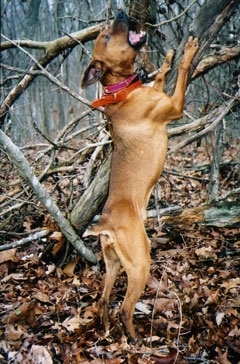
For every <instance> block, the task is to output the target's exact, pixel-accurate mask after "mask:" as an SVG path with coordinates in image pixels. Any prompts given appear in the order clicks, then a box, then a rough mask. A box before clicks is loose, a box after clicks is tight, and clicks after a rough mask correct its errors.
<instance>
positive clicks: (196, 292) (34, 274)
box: [0, 0, 240, 364]
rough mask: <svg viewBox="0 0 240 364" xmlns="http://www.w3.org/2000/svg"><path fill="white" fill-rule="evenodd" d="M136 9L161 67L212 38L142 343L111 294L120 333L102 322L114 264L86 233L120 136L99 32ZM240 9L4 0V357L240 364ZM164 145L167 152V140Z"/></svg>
mask: <svg viewBox="0 0 240 364" xmlns="http://www.w3.org/2000/svg"><path fill="white" fill-rule="evenodd" d="M119 6H121V7H123V8H124V9H125V10H126V11H127V12H129V13H130V15H131V16H132V19H133V20H134V21H135V23H136V27H139V28H141V29H143V28H145V29H146V30H147V32H148V35H149V38H148V45H147V47H146V48H145V50H144V51H143V52H141V53H140V55H139V57H138V60H137V63H136V67H137V68H139V69H140V68H142V67H144V68H145V70H146V71H147V72H153V71H154V70H156V69H157V68H158V67H160V66H161V62H162V60H163V58H164V55H165V54H166V52H167V50H169V49H170V48H173V49H174V50H175V58H174V63H173V67H172V71H171V72H170V74H169V76H168V80H167V84H166V92H167V93H171V92H172V90H173V87H174V82H175V80H176V74H177V66H178V64H179V60H180V58H181V55H182V52H183V47H184V43H185V41H186V39H187V38H188V36H189V35H190V34H192V35H194V36H198V37H199V41H200V50H199V53H198V54H197V56H196V58H195V60H194V64H193V68H192V70H191V79H189V87H188V91H187V95H186V102H185V111H184V118H183V119H181V120H179V121H176V122H174V123H172V124H171V125H170V126H169V138H170V139H169V152H168V158H167V161H166V165H165V170H164V173H163V175H162V177H161V178H160V179H159V183H158V184H157V186H156V188H155V190H154V193H153V195H152V197H151V200H150V204H149V218H148V220H147V222H146V228H147V231H148V235H149V237H150V238H151V241H152V266H151V277H150V279H149V282H148V285H147V287H146V291H145V292H144V293H143V296H142V299H141V302H139V305H138V308H137V310H136V315H135V316H136V317H135V326H136V328H137V332H138V336H139V338H140V340H139V341H138V343H135V344H130V343H128V342H127V341H126V338H125V337H124V335H122V332H121V326H120V324H119V322H118V316H117V310H118V307H119V304H120V303H121V301H122V297H123V296H124V292H125V287H126V277H125V275H124V273H122V274H121V275H120V276H119V278H118V281H117V283H116V286H115V290H114V291H113V295H112V301H113V302H112V306H111V308H112V315H111V317H112V321H113V322H112V330H111V333H110V336H109V337H104V333H103V332H101V330H100V329H99V328H98V327H96V324H95V320H94V312H95V308H94V307H95V302H96V301H97V299H98V297H99V295H100V293H101V289H102V283H101V281H102V276H103V275H104V263H103V258H102V254H101V249H100V247H99V244H98V242H97V241H96V240H93V239H89V240H85V241H84V242H83V241H82V240H81V234H82V233H83V231H84V230H85V229H86V227H87V225H88V224H90V223H91V222H92V221H94V220H96V219H97V218H98V214H99V213H100V212H101V208H102V205H103V203H104V201H105V199H106V196H107V183H108V175H109V168H110V167H109V166H110V159H111V158H110V156H111V140H110V137H109V133H108V129H107V126H106V121H105V119H104V116H103V114H102V113H101V111H96V110H92V109H91V108H89V104H90V103H89V100H92V99H94V98H96V97H97V95H99V93H100V92H101V89H100V88H99V86H91V87H90V88H89V89H88V90H82V89H81V88H80V82H81V77H82V74H83V71H84V69H85V67H86V65H87V64H88V62H89V61H90V54H91V50H92V44H93V41H94V39H95V38H96V36H97V34H98V32H99V31H100V29H101V28H102V26H104V25H105V24H106V19H107V21H110V20H112V19H113V17H114V14H115V13H116V11H117V8H118V7H119ZM239 33H240V11H239V1H237V0H232V1H229V0H219V1H211V0H176V1H175V0H165V1H164V0H151V1H147V0H144V1H136V0H132V1H103V0H99V1H91V0H81V1H77V0H69V1H60V0H56V1H54V0H11V1H7V0H2V1H1V47H0V49H1V61H0V72H1V79H0V87H1V91H0V92H1V94H0V97H1V107H0V124H1V134H0V243H1V245H0V250H1V252H0V279H1V288H0V305H1V314H0V315H1V316H0V325H1V326H0V361H1V362H2V363H42V362H43V361H44V362H47V363H95V364H98V363H132V364H133V363H145V362H148V363H174V362H176V361H177V362H178V363H219V364H229V363H233V364H235V363H239V362H240V308H239V307H240V296H239V292H240V278H239V273H240V231H239V227H240V197H239V193H240V187H239V182H240V170H239V162H240V146H239V145H240V143H239V137H240V127H239V112H240V107H239V104H240V103H239V101H240V97H239V86H240V76H239V70H240V56H239V55H240V44H239ZM156 152H157V151H156Z"/></svg>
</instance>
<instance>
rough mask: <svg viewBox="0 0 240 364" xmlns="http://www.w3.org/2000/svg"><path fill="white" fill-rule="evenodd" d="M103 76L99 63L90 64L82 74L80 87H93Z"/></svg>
mask: <svg viewBox="0 0 240 364" xmlns="http://www.w3.org/2000/svg"><path fill="white" fill-rule="evenodd" d="M102 75H103V70H102V67H101V63H100V62H94V61H93V62H91V63H90V64H89V65H88V67H87V69H86V70H85V72H84V75H83V79H82V83H81V87H82V88H85V87H86V86H89V85H93V84H94V83H96V82H97V81H100V80H101V78H102Z"/></svg>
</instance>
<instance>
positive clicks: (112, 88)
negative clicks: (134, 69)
mask: <svg viewBox="0 0 240 364" xmlns="http://www.w3.org/2000/svg"><path fill="white" fill-rule="evenodd" d="M137 77H138V76H137V74H136V73H133V74H132V75H130V76H128V77H127V78H126V79H125V80H123V81H120V82H118V83H114V84H113V85H108V86H103V91H104V94H112V93H115V92H118V91H120V90H122V89H123V88H125V87H128V86H129V85H130V83H132V82H133V81H134V80H135V79H136V78H137Z"/></svg>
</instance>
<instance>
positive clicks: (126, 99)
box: [82, 11, 198, 338]
mask: <svg viewBox="0 0 240 364" xmlns="http://www.w3.org/2000/svg"><path fill="white" fill-rule="evenodd" d="M145 41H146V35H145V33H141V34H135V33H134V32H131V31H130V30H129V21H128V17H127V15H126V14H125V13H124V12H123V11H119V12H118V15H117V17H116V19H115V21H114V22H113V24H112V26H111V27H110V28H108V29H105V30H104V31H103V32H101V33H100V34H99V36H98V37H97V39H96V42H95V47H94V51H93V60H92V62H91V63H90V64H89V66H88V67H87V69H86V71H85V73H84V77H83V81H82V87H85V86H87V85H90V84H93V83H95V82H97V81H100V82H101V83H102V85H103V89H104V94H103V97H102V98H101V99H99V100H95V101H94V102H93V107H99V106H105V114H106V116H107V119H108V124H109V128H110V131H111V135H112V139H113V144H114V149H113V156H112V167H111V175H110V186H109V196H108V199H107V202H106V204H105V206H104V209H103V212H102V216H101V219H100V221H99V223H98V224H97V225H95V226H94V227H92V228H91V229H89V230H87V231H86V232H85V234H84V236H88V235H99V236H100V240H101V245H102V249H103V254H104V260H105V264H106V276H105V285H104V290H103V294H102V297H101V299H100V301H99V314H100V318H101V320H102V322H103V323H104V325H105V329H106V330H108V328H109V323H108V303H109V296H110V293H111V290H112V287H113V284H114V282H115V279H116V276H117V274H118V272H119V268H120V265H122V266H123V268H124V269H125V271H126V273H127V277H128V287H127V292H126V295H125V299H124V302H123V304H122V307H121V311H120V316H121V320H122V322H123V324H124V326H125V329H126V330H127V332H128V333H129V334H130V335H131V337H133V338H134V337H135V330H134V327H133V323H132V320H133V314H134V309H135V305H136V303H137V301H138V299H139V297H140V295H141V293H142V291H143V289H144V287H145V284H146V281H147V279H148V276H149V270H150V246H149V240H148V237H147V235H146V232H145V227H144V219H145V215H146V213H145V210H146V207H147V204H148V200H149V197H150V194H151V191H152V188H153V186H154V184H155V183H156V182H157V180H158V178H159V176H160V173H161V171H162V168H163V165H164V161H165V157H166V152H167V141H168V137H167V128H166V126H167V123H168V122H169V121H171V120H174V119H179V118H181V117H182V113H183V105H184V96H185V91H186V85H187V77H188V70H189V68H190V64H191V61H192V59H193V57H194V55H195V54H196V52H197V50H198V41H197V39H192V38H189V40H188V42H187V44H186V46H185V53H184V56H183V59H182V62H181V64H180V67H179V73H178V79H177V84H176V88H175V91H174V94H173V95H172V96H171V97H169V96H167V95H166V94H164V93H163V86H164V81H165V75H166V73H167V72H168V71H169V69H170V65H171V59H172V55H173V52H172V51H170V52H168V54H167V56H166V58H165V60H164V63H163V66H162V68H161V70H160V71H159V73H158V74H157V77H156V79H155V82H154V85H153V87H146V86H142V84H141V81H140V80H139V79H138V76H137V75H136V74H135V73H134V66H133V64H134V60H135V57H136V55H137V50H138V49H139V48H140V47H141V46H142V45H143V44H144V43H145Z"/></svg>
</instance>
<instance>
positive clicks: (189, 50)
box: [185, 37, 199, 58]
mask: <svg viewBox="0 0 240 364" xmlns="http://www.w3.org/2000/svg"><path fill="white" fill-rule="evenodd" d="M198 49H199V46H198V38H193V37H189V38H188V41H187V43H186V44H185V54H187V55H188V56H189V57H190V56H192V58H193V57H194V56H195V54H196V53H197V51H198Z"/></svg>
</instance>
